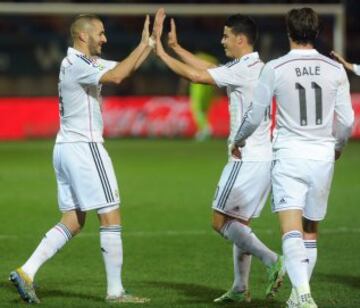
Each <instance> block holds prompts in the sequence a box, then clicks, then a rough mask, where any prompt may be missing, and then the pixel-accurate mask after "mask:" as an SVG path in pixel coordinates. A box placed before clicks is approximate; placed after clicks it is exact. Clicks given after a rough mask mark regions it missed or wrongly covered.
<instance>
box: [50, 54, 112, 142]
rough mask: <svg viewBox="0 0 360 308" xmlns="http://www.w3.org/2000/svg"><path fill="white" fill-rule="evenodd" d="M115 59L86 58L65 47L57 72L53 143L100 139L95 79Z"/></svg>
mask: <svg viewBox="0 0 360 308" xmlns="http://www.w3.org/2000/svg"><path fill="white" fill-rule="evenodd" d="M116 64H117V62H114V61H106V60H103V59H101V58H94V59H89V58H87V57H86V56H85V55H84V54H83V53H81V52H80V51H77V50H75V49H74V48H71V47H70V48H68V51H67V56H66V57H65V58H64V59H63V61H62V63H61V67H60V74H59V109H60V130H59V132H58V134H57V138H56V143H62V142H103V137H102V134H103V120H102V114H101V104H102V100H101V94H100V92H101V85H100V84H99V80H100V79H101V77H102V76H103V75H104V74H105V73H106V72H107V71H109V70H110V69H112V68H114V67H115V65H116Z"/></svg>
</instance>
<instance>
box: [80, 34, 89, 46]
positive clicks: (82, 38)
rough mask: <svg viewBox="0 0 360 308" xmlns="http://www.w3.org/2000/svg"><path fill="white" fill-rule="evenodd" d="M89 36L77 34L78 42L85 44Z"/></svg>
mask: <svg viewBox="0 0 360 308" xmlns="http://www.w3.org/2000/svg"><path fill="white" fill-rule="evenodd" d="M88 38H89V34H88V33H87V32H83V31H82V32H79V40H80V41H81V42H84V43H86V42H87V41H88Z"/></svg>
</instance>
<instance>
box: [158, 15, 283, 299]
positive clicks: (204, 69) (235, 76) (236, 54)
mask: <svg viewBox="0 0 360 308" xmlns="http://www.w3.org/2000/svg"><path fill="white" fill-rule="evenodd" d="M157 29H160V27H157ZM159 31H160V30H159ZM156 38H157V41H156V52H157V55H158V56H159V57H160V58H161V59H162V60H163V61H164V63H165V64H166V65H167V66H168V67H169V68H170V69H171V70H173V71H174V72H175V73H177V74H178V75H180V76H182V77H184V78H187V79H188V80H190V81H192V82H196V83H203V84H210V85H217V86H218V87H226V89H227V94H228V97H229V112H230V125H231V127H230V136H229V144H231V143H232V142H233V139H234V137H235V133H236V132H237V129H238V127H239V125H240V121H241V119H242V116H243V111H244V110H246V109H247V107H248V105H249V103H250V102H251V100H252V95H253V87H254V85H255V83H256V81H257V79H258V77H259V74H260V71H261V69H262V67H263V65H264V64H263V62H262V61H261V60H260V58H259V55H258V53H257V52H255V51H254V44H255V41H256V38H257V26H256V24H255V22H254V21H253V20H252V19H251V18H249V17H247V16H242V15H233V16H230V17H229V18H228V19H227V21H226V23H225V27H224V32H223V38H222V41H221V43H222V45H223V46H224V49H225V53H226V56H227V57H229V58H232V59H233V61H232V62H229V63H227V64H225V65H223V66H220V67H216V66H215V65H214V64H213V63H209V62H206V61H204V60H202V59H200V58H197V57H196V56H195V55H193V54H192V53H190V52H189V51H187V50H185V49H184V48H182V47H181V46H180V45H179V44H178V42H177V38H176V30H175V22H174V20H171V31H170V33H169V40H168V44H169V46H170V47H171V48H172V49H173V50H174V51H175V53H176V54H177V55H178V56H179V57H180V58H181V59H182V61H183V62H181V61H179V60H177V59H175V58H173V57H171V56H170V55H168V54H167V53H166V52H165V51H164V49H163V47H162V45H161V41H160V35H157V37H156ZM271 160H272V151H271V142H270V115H269V110H267V111H266V112H264V114H263V119H262V122H261V125H260V127H259V128H258V129H257V131H256V133H255V134H254V136H252V137H251V140H250V141H249V143H248V144H247V146H246V147H245V152H244V155H243V158H242V159H241V160H240V159H237V158H234V157H232V156H231V154H229V161H228V163H227V164H226V166H225V168H224V170H223V173H222V175H221V178H220V181H219V183H218V187H217V189H216V193H215V198H214V201H213V206H212V208H213V227H214V229H215V230H216V231H217V232H219V233H220V234H221V235H222V236H223V237H224V238H226V239H229V240H230V241H231V242H232V243H233V256H234V276H235V277H234V278H235V279H234V283H233V286H232V288H231V289H230V290H229V291H227V292H226V293H225V294H223V295H222V296H221V297H219V298H216V299H215V300H214V301H215V302H245V301H250V294H249V284H248V279H249V272H250V264H251V256H252V255H254V256H256V257H258V258H259V259H260V260H261V261H262V262H263V263H264V264H265V265H266V267H267V269H268V276H269V279H268V285H267V288H266V295H267V296H273V295H274V294H275V291H276V290H277V289H278V287H279V286H280V284H281V282H282V278H283V275H284V269H283V266H282V264H283V262H282V257H280V256H278V255H277V254H276V253H275V252H273V251H272V250H270V249H269V248H268V247H267V246H266V245H264V244H263V243H262V242H261V241H260V240H259V239H258V238H257V237H256V235H255V234H254V231H253V230H252V229H251V228H250V227H249V223H250V221H251V219H252V218H255V217H258V216H259V215H260V212H261V210H262V208H263V207H264V204H265V202H266V199H267V196H268V194H269V190H270V167H271Z"/></svg>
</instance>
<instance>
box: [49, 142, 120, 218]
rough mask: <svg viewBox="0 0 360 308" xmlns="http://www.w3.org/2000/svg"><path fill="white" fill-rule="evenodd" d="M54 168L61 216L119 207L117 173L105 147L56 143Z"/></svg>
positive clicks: (92, 144) (81, 143) (88, 144)
mask: <svg viewBox="0 0 360 308" xmlns="http://www.w3.org/2000/svg"><path fill="white" fill-rule="evenodd" d="M53 164H54V168H55V175H56V180H57V186H58V203H59V209H60V211H61V212H67V211H71V210H75V209H78V210H81V211H89V210H93V209H97V210H100V211H105V212H106V208H108V207H114V206H118V205H119V204H120V196H119V191H118V185H117V181H116V177H115V172H114V169H113V166H112V163H111V159H110V157H109V155H108V153H107V151H106V150H105V148H104V146H103V145H102V143H96V142H72V143H70V142H69V143H56V144H55V147H54V152H53Z"/></svg>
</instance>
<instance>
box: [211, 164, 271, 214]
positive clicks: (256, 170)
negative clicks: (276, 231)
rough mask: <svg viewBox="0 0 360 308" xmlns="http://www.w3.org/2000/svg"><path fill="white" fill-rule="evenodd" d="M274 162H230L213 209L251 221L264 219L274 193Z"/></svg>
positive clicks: (223, 174) (224, 172)
mask: <svg viewBox="0 0 360 308" xmlns="http://www.w3.org/2000/svg"><path fill="white" fill-rule="evenodd" d="M270 170H271V161H241V160H234V161H229V162H228V163H227V164H226V165H225V167H224V170H223V172H222V174H221V177H220V180H219V183H218V185H217V188H216V192H215V196H214V200H213V204H212V208H213V209H214V210H216V211H218V212H220V213H223V214H225V215H228V216H231V217H234V218H239V219H242V220H249V219H250V218H256V217H259V216H260V213H261V211H262V209H263V207H264V205H265V203H266V200H267V197H268V195H269V192H270Z"/></svg>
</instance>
